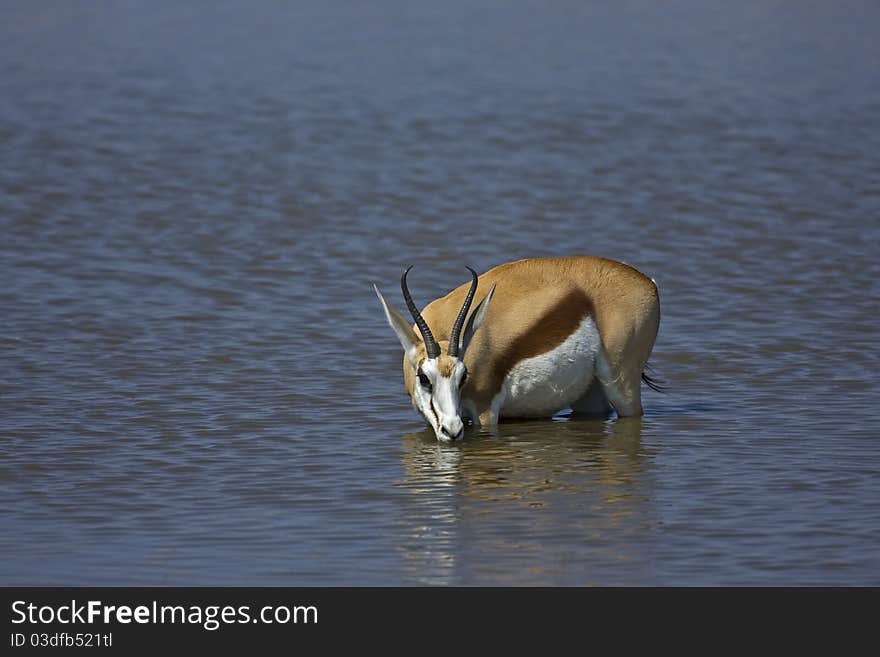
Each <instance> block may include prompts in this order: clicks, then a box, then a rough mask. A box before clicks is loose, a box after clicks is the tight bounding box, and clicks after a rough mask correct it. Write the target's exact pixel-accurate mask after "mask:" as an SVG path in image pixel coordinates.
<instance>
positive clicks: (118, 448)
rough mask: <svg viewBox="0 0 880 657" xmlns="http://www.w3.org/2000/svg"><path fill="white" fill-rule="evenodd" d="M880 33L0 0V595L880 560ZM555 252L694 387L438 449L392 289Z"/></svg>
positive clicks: (837, 577) (792, 15)
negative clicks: (605, 280) (625, 297)
mask: <svg viewBox="0 0 880 657" xmlns="http://www.w3.org/2000/svg"><path fill="white" fill-rule="evenodd" d="M183 5H186V6H183ZM878 29H880V11H878V9H877V7H876V4H875V3H871V2H848V3H843V4H841V3H830V2H829V3H822V2H813V3H804V2H794V1H791V2H786V1H782V2H776V3H766V2H759V1H757V0H755V1H747V2H743V3H733V4H731V3H710V2H709V3H707V2H697V1H696V0H694V1H689V0H683V1H681V2H673V3H662V4H658V3H653V2H648V1H647V0H634V1H633V2H627V3H610V4H609V3H580V2H578V3H551V4H546V3H528V2H503V3H502V2H491V1H490V2H484V3H477V4H476V5H474V4H472V3H458V2H452V3H443V4H442V5H436V4H435V5H428V4H427V3H426V4H425V5H424V6H423V5H420V4H414V3H408V2H393V1H385V2H378V3H333V5H332V6H327V4H326V3H319V2H301V3H300V2H298V3H282V2H272V1H271V0H259V1H258V2H248V3H232V2H225V3H211V6H210V7H206V6H200V5H198V4H192V3H176V2H164V1H160V2H151V3H134V2H130V3H127V2H107V3H100V2H89V3H70V2H40V3H33V2H7V3H4V9H3V10H2V20H0V234H2V240H0V274H2V280H3V282H4V285H3V288H2V290H0V317H2V322H0V350H2V351H0V368H2V370H0V432H2V435H0V499H2V500H3V502H2V505H0V583H2V584H7V585H9V584H95V585H97V584H115V585H124V584H254V585H258V584H263V585H277V584H285V585H337V584H365V585H376V584H407V585H408V584H468V585H470V584H564V585H586V584H687V585H692V584H774V585H787V584H844V585H853V584H874V585H877V584H880V550H878V546H880V443H878V435H877V434H878V420H880V411H878V408H877V401H878V392H880V390H878V383H877V371H878V369H880V352H878V348H877V347H878V340H877V337H878V333H877V307H878V304H877V302H878V298H880V287H878V279H880V264H878V263H880V260H878V258H877V253H878V237H880V225H878V217H880V78H878V76H877V72H878V67H880V41H878V40H877V38H876V35H877V33H878ZM568 253H591V254H596V255H604V256H607V257H611V258H616V259H620V260H623V261H626V262H629V263H630V264H633V265H635V266H637V267H638V268H640V269H641V270H642V271H644V272H646V273H647V274H649V275H650V276H652V277H654V278H655V279H656V280H657V281H658V283H659V286H660V290H661V307H662V312H663V320H662V324H661V329H660V335H659V338H658V341H657V344H656V347H655V352H654V356H653V359H652V360H653V364H654V367H655V374H657V375H659V376H660V377H661V378H663V379H665V380H666V381H667V383H668V385H669V389H670V390H669V392H668V393H666V394H662V395H661V394H657V393H654V392H653V391H651V390H645V393H644V399H645V406H646V414H645V416H644V418H643V419H642V420H641V421H632V422H614V421H607V422H600V421H575V420H570V421H564V418H563V421H543V422H526V423H511V424H505V425H502V426H501V427H500V428H499V430H498V432H497V433H496V434H489V433H477V432H475V433H472V434H470V435H469V436H468V437H467V439H466V440H465V441H464V442H460V443H456V444H454V445H440V444H438V443H437V442H436V440H435V439H434V438H433V435H432V434H431V433H430V432H429V431H425V430H424V429H423V426H422V425H421V423H420V420H419V418H418V417H417V416H416V415H415V413H414V412H413V411H412V409H411V408H410V405H409V402H408V399H407V398H406V396H405V393H404V391H403V386H402V382H401V372H400V353H399V347H398V345H397V342H396V339H395V337H394V335H393V333H392V332H391V330H390V329H389V328H388V326H387V325H386V324H385V321H384V318H383V316H382V313H381V309H380V307H379V304H378V302H377V300H376V298H375V296H374V295H373V293H372V290H371V288H370V283H372V282H376V283H378V284H379V285H380V286H382V287H383V289H384V290H385V292H386V293H387V294H388V295H389V297H391V298H394V299H395V303H396V304H397V305H398V306H399V307H402V303H401V300H400V297H399V292H398V290H397V280H398V278H399V275H400V273H401V271H402V269H403V268H404V267H405V266H406V265H408V264H411V263H416V265H417V266H416V268H415V269H414V270H413V273H412V275H411V285H412V289H413V291H414V294H415V296H416V299H417V300H418V301H419V302H420V303H423V304H424V303H427V301H429V300H430V299H432V298H434V297H436V296H439V295H442V294H444V293H445V292H446V291H448V290H449V289H451V288H452V287H454V286H456V285H458V284H460V283H461V282H463V281H465V280H466V279H467V273H466V271H465V270H464V266H465V265H466V264H470V265H472V266H474V267H476V268H478V269H480V270H485V269H487V268H489V267H491V266H493V265H495V264H499V263H501V262H505V261H509V260H512V259H516V258H520V257H526V256H533V255H556V254H568Z"/></svg>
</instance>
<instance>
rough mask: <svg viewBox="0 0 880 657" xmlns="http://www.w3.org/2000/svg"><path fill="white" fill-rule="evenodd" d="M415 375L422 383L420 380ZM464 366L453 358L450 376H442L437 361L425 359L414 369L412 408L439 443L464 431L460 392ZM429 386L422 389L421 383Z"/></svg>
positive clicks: (423, 386) (451, 438) (452, 438)
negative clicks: (431, 430)
mask: <svg viewBox="0 0 880 657" xmlns="http://www.w3.org/2000/svg"><path fill="white" fill-rule="evenodd" d="M419 372H421V374H422V375H423V377H424V378H425V380H426V381H422V380H421V379H422V377H421V376H419ZM464 372H465V366H464V363H462V362H461V361H460V360H457V359H456V362H455V367H454V368H453V370H452V374H451V375H450V376H442V375H441V374H440V371H439V369H438V368H437V359H435V358H428V359H426V360H425V361H423V362H422V366H421V368H420V369H418V370H416V376H415V386H414V390H413V396H412V397H413V405H414V406H415V407H416V409H417V410H418V411H419V412H420V413H421V414H422V416H424V418H425V420H426V421H427V422H428V424H430V425H431V427H432V428H433V429H434V433H435V434H436V435H437V438H438V439H439V440H454V439H456V438H458V437H459V436H460V435H461V434H462V432H463V431H464V422H462V419H461V389H460V384H461V380H462V377H463V376H464ZM425 382H427V383H428V384H429V385H428V386H427V387H426V386H425V385H424V383H425Z"/></svg>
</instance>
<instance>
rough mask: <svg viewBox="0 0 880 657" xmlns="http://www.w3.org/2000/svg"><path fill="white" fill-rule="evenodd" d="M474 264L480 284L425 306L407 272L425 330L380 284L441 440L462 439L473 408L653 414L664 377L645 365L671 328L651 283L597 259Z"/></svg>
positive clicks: (480, 420)
mask: <svg viewBox="0 0 880 657" xmlns="http://www.w3.org/2000/svg"><path fill="white" fill-rule="evenodd" d="M468 269H469V270H470V272H471V275H472V279H473V280H472V281H471V283H470V285H469V286H468V285H467V284H465V285H462V286H460V287H458V288H456V289H455V290H453V291H452V292H450V293H449V294H447V295H446V296H445V297H442V298H440V299H437V300H435V301H433V302H431V303H430V304H428V306H427V307H425V309H424V310H423V311H422V312H419V310H418V308H417V306H416V305H415V303H414V302H413V300H412V296H411V295H410V293H409V289H408V287H407V284H406V275H407V273H408V272H409V269H407V270H406V272H404V274H403V276H402V277H401V289H402V290H403V297H404V299H405V301H406V305H407V307H408V308H409V311H410V314H411V315H412V317H413V319H414V320H415V326H416V328H417V329H418V333H417V332H416V330H415V329H414V328H413V327H412V326H411V325H410V324H409V322H408V321H407V320H406V319H404V317H403V316H402V315H401V314H400V313H398V312H397V311H396V310H394V309H393V308H392V307H391V306H390V305H389V304H388V303H387V302H386V301H385V298H384V297H383V296H382V294H381V292H379V290H378V288H376V294H377V295H378V296H379V300H380V301H381V302H382V306H383V308H384V309H385V315H386V317H387V319H388V322H389V323H390V324H391V328H393V329H394V332H395V333H396V334H397V337H398V339H399V340H400V343H401V345H403V349H404V352H405V354H404V360H403V377H404V383H405V385H406V388H407V391H408V392H409V395H410V397H411V398H412V402H413V406H414V407H415V408H416V410H418V411H419V412H420V413H421V414H422V415H423V416H424V418H425V420H426V421H427V422H428V424H429V425H430V426H431V427H432V428H433V429H434V431H435V433H436V435H437V438H439V439H441V440H450V439H451V440H455V439H456V438H458V437H459V436H461V435H462V433H463V431H464V422H463V421H462V415H464V418H465V419H469V420H471V421H472V422H474V423H475V424H484V425H489V426H494V425H496V424H497V422H498V420H499V418H512V417H549V416H551V415H553V414H554V413H556V412H557V411H560V410H562V409H564V408H568V407H571V408H572V409H573V410H574V411H575V412H583V413H591V414H607V413H608V412H609V411H610V410H611V408H612V407H613V408H614V410H615V411H616V412H617V414H618V415H619V416H621V417H623V416H632V415H641V414H642V401H641V382H642V381H643V380H644V381H645V382H646V383H647V384H648V385H652V383H653V382H652V381H651V380H650V379H649V378H648V377H646V376H645V374H644V369H645V365H646V364H647V362H648V357H649V356H650V355H651V349H652V348H653V346H654V339H655V338H656V336H657V330H658V328H659V324H660V302H659V297H658V294H657V286H656V285H655V284H654V282H653V281H652V280H651V279H649V278H647V277H646V276H644V275H643V274H641V273H640V272H638V271H637V270H635V269H633V268H632V267H630V266H628V265H625V264H623V263H620V262H615V261H613V260H606V259H604V258H595V257H590V256H575V257H567V258H532V259H528V260H519V261H516V262H511V263H507V264H504V265H500V266H498V267H495V268H493V269H490V270H489V271H487V272H486V273H484V274H483V275H482V276H479V277H478V276H477V273H476V272H475V271H474V270H473V269H470V267H468ZM481 284H482V289H481V290H479V291H480V294H479V295H478V294H477V292H478V289H479V287H480V285H481ZM486 288H488V291H486ZM474 300H477V301H478V303H477V306H476V309H475V310H474V311H473V312H472V313H471V314H470V316H469V317H468V312H469V311H470V307H471V304H472V302H473V301H474ZM490 302H491V303H490ZM453 318H454V320H453ZM431 326H433V330H432V329H431V328H430V327H431ZM447 327H449V329H448V331H447ZM478 329H479V330H478ZM435 332H436V333H435ZM420 335H421V337H419V336H420Z"/></svg>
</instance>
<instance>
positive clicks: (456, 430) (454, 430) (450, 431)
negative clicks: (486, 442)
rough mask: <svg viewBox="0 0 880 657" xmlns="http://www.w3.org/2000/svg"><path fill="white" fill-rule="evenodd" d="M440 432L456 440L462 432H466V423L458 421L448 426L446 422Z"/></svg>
mask: <svg viewBox="0 0 880 657" xmlns="http://www.w3.org/2000/svg"><path fill="white" fill-rule="evenodd" d="M440 432H441V433H442V434H443V435H444V436H446V437H447V438H449V439H450V440H456V439H458V438H460V437H461V434H463V433H464V424H462V423H461V422H460V421H459V422H456V423H455V424H454V425H452V426H450V427H447V426H446V425H445V424H444V425H443V426H442V427H440Z"/></svg>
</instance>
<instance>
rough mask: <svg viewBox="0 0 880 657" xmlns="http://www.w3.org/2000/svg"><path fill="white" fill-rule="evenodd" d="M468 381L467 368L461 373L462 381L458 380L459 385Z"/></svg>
mask: <svg viewBox="0 0 880 657" xmlns="http://www.w3.org/2000/svg"><path fill="white" fill-rule="evenodd" d="M465 381H467V370H465V371H464V374H462V375H461V381H459V382H458V387H459V388H460V387H461V386H463V385H464V382H465Z"/></svg>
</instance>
